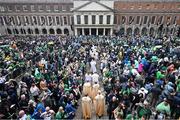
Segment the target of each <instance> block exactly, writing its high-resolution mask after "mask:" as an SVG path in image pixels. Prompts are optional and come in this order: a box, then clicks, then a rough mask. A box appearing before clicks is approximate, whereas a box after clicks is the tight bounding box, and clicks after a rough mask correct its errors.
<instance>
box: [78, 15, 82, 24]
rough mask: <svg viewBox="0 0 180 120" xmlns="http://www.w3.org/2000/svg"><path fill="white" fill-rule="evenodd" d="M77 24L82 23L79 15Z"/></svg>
mask: <svg viewBox="0 0 180 120" xmlns="http://www.w3.org/2000/svg"><path fill="white" fill-rule="evenodd" d="M77 24H81V16H80V15H77Z"/></svg>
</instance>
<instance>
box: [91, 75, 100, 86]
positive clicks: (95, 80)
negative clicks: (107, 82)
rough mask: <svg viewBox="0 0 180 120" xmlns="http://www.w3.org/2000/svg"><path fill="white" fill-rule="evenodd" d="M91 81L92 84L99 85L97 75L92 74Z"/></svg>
mask: <svg viewBox="0 0 180 120" xmlns="http://www.w3.org/2000/svg"><path fill="white" fill-rule="evenodd" d="M92 81H93V84H94V83H95V82H97V83H99V75H98V74H97V73H94V74H92Z"/></svg>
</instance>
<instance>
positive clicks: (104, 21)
mask: <svg viewBox="0 0 180 120" xmlns="http://www.w3.org/2000/svg"><path fill="white" fill-rule="evenodd" d="M103 24H104V25H105V24H107V15H103Z"/></svg>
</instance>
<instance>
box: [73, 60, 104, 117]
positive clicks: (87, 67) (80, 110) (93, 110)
mask: <svg viewBox="0 0 180 120" xmlns="http://www.w3.org/2000/svg"><path fill="white" fill-rule="evenodd" d="M99 65H100V62H99V61H97V72H98V74H99V76H100V79H99V81H100V82H99V83H100V89H101V91H102V92H103V93H104V94H105V92H104V87H103V84H102V82H101V81H102V75H101V72H100V66H99ZM89 69H90V68H89V65H87V66H86V70H89ZM82 96H83V95H82ZM82 96H81V98H82ZM78 104H79V107H78V109H77V111H76V116H75V118H74V119H83V117H82V106H81V99H80V100H79V102H78ZM106 110H107V105H106V108H105V115H104V116H103V117H101V118H100V119H99V118H98V117H97V116H96V113H95V109H94V107H93V109H92V118H91V120H97V119H98V120H101V119H108V116H107V112H106Z"/></svg>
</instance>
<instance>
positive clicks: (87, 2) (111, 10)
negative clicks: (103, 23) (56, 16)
mask: <svg viewBox="0 0 180 120" xmlns="http://www.w3.org/2000/svg"><path fill="white" fill-rule="evenodd" d="M92 2H95V3H97V4H99V5H101V6H103V7H105V8H107V9H109V10H111V11H112V12H114V9H112V8H110V7H108V6H106V5H104V4H102V3H100V2H99V1H89V2H87V3H85V4H83V5H81V6H79V7H77V8H75V9H74V10H72V11H73V12H74V11H77V10H78V9H81V8H83V7H85V6H86V5H88V4H91V3H92ZM82 12H83V11H82ZM102 12H103V11H102Z"/></svg>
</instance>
